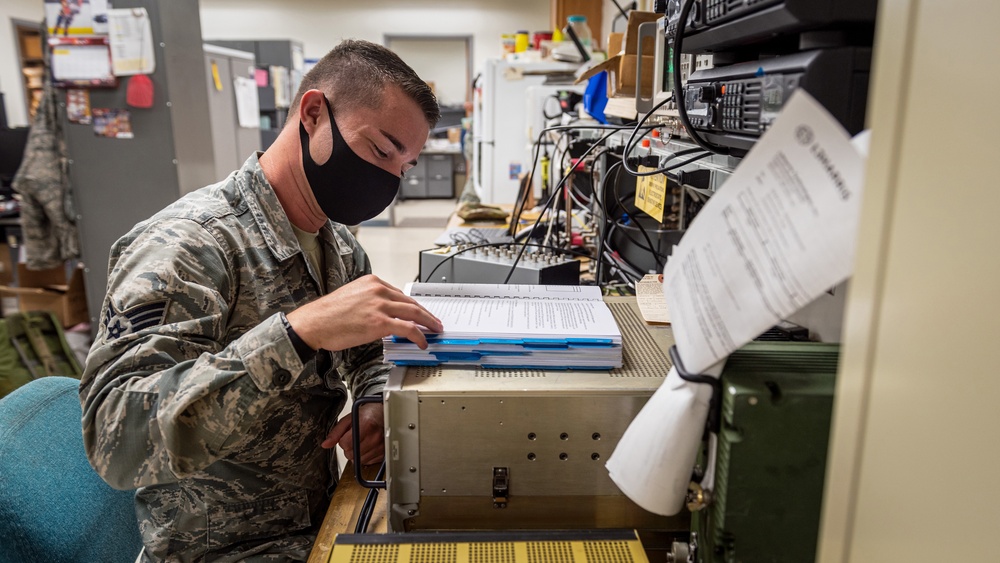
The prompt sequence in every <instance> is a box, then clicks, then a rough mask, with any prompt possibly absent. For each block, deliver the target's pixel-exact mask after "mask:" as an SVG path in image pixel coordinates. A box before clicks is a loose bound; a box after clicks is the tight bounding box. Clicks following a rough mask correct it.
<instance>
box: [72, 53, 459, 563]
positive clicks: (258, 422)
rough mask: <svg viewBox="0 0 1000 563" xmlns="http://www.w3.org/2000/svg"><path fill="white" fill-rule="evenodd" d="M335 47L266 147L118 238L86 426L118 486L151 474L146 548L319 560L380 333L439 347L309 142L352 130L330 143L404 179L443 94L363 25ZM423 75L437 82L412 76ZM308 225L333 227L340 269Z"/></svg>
mask: <svg viewBox="0 0 1000 563" xmlns="http://www.w3.org/2000/svg"><path fill="white" fill-rule="evenodd" d="M334 55H336V56H335V57H333V59H332V60H333V63H336V61H338V60H344V58H345V57H346V58H347V59H346V60H347V63H351V64H354V63H352V61H354V62H355V63H356V62H357V60H359V59H360V60H362V62H363V63H365V64H368V65H369V66H371V65H375V66H377V67H379V68H382V69H383V76H381V78H380V80H381V82H379V81H378V80H376V79H373V78H369V77H370V76H371V75H370V74H365V73H364V72H360V73H359V72H353V74H354V75H357V76H356V77H355V80H356V79H358V77H361V78H364V79H365V80H366V82H371V81H374V83H375V85H376V90H375V92H376V97H375V98H374V99H366V100H364V101H363V102H362V103H361V105H357V104H352V101H351V98H350V95H348V94H345V93H344V87H345V86H344V84H340V83H337V82H334V83H332V85H331V83H330V82H329V81H328V80H327V79H326V78H324V76H326V75H328V74H329V73H330V71H331V69H334V70H336V71H337V72H340V71H341V69H342V68H344V67H345V65H347V63H343V64H340V65H338V64H333V63H326V62H324V61H325V60H326V59H328V58H330V57H331V56H334ZM338 57H339V58H338ZM324 61H321V62H320V64H318V65H317V67H316V69H314V70H313V71H312V72H311V73H310V75H307V77H306V79H304V80H303V84H302V87H301V88H300V91H299V95H298V96H297V97H296V102H295V104H294V105H293V108H292V109H293V112H294V113H293V114H292V118H290V119H289V123H288V124H287V125H286V127H285V130H284V131H283V132H282V134H281V135H279V137H278V140H277V141H276V142H275V144H274V145H273V146H272V147H271V148H270V149H268V151H267V152H266V153H263V154H260V155H254V156H252V157H251V158H250V159H249V160H247V162H246V164H244V165H243V167H242V168H241V169H240V170H238V171H236V172H234V173H233V174H231V175H230V176H229V177H228V178H226V179H225V180H224V181H222V182H220V183H218V184H215V185H212V186H208V187H206V188H203V189H201V190H198V191H196V192H193V193H191V194H189V195H187V196H185V197H184V198H182V199H181V200H179V201H177V202H176V203H174V204H172V205H170V206H169V207H167V208H166V209H164V210H163V211H161V212H160V213H158V214H156V215H155V216H153V217H152V218H150V219H148V220H146V221H144V222H142V223H140V224H138V225H136V226H135V227H134V228H133V229H132V231H131V232H129V233H128V234H127V235H125V236H124V237H122V238H121V239H120V240H119V241H118V242H117V243H116V244H115V246H114V247H113V248H112V252H111V261H110V267H109V275H108V278H109V283H108V294H107V297H106V299H105V302H104V305H103V310H102V322H101V325H100V327H99V329H98V334H97V339H96V341H95V343H94V346H93V348H92V349H91V352H90V356H89V357H88V359H87V367H86V371H85V373H84V376H83V378H82V381H81V384H80V396H81V401H82V403H83V434H84V443H85V446H86V449H87V452H88V456H89V457H90V460H91V464H92V465H93V466H94V468H95V469H96V470H97V472H98V473H99V474H100V475H101V476H102V477H103V478H104V479H105V480H106V481H107V482H108V483H109V484H111V485H112V486H113V487H116V488H121V489H128V488H138V491H137V493H136V512H137V516H138V519H139V527H140V531H141V533H142V539H143V543H144V545H145V549H144V551H143V554H142V556H141V558H140V559H141V560H143V561H184V562H186V561H305V560H306V559H307V557H308V555H309V551H310V549H311V548H312V543H313V542H314V541H315V534H316V531H317V529H318V527H319V524H320V523H321V522H322V519H323V516H324V514H325V511H326V508H327V506H328V504H329V494H330V492H332V489H333V487H334V486H335V485H336V481H337V469H336V456H335V455H334V454H333V451H334V450H332V449H330V448H332V447H333V446H334V445H335V444H337V443H340V444H341V445H344V444H349V443H350V437H351V433H352V432H353V431H355V429H352V428H351V427H350V419H349V418H348V419H347V420H346V422H345V421H341V422H337V415H338V413H339V412H340V410H341V409H342V407H343V406H344V404H345V400H346V397H347V393H348V391H350V392H351V393H352V394H353V395H354V396H355V397H360V396H366V395H373V394H378V393H380V392H381V390H382V386H383V384H384V380H385V375H386V371H387V366H385V365H384V364H383V363H382V350H381V343H380V341H379V340H378V339H379V338H381V337H382V336H386V335H388V334H397V335H401V336H405V337H407V338H411V339H415V340H416V341H418V342H421V343H423V344H425V341H424V339H423V337H422V335H421V333H420V330H419V328H418V326H417V325H423V326H427V327H430V328H431V329H432V330H441V326H440V322H439V321H438V320H437V319H435V318H434V317H433V316H432V315H430V313H428V312H427V311H425V310H423V309H422V308H421V307H420V306H419V305H417V304H416V303H415V302H414V301H412V300H411V299H409V298H408V297H406V296H404V295H403V294H402V293H401V292H399V291H398V290H397V289H395V288H392V287H390V286H388V285H387V284H384V283H383V282H381V281H380V280H378V279H377V278H375V277H374V276H371V275H368V274H369V273H370V265H369V262H368V258H367V256H366V255H365V253H364V251H363V250H362V249H361V247H360V246H359V245H358V243H357V241H356V240H355V239H354V237H353V236H352V235H351V234H350V233H349V232H348V230H347V228H346V227H344V226H343V225H342V224H340V223H334V222H332V221H329V220H327V216H328V215H330V212H326V213H325V215H323V214H321V213H319V212H318V211H317V209H318V206H317V201H322V198H321V197H320V193H319V191H320V190H321V189H326V187H319V188H317V186H311V185H310V184H311V183H312V182H311V181H308V180H307V178H315V176H309V173H308V172H305V171H304V165H303V164H302V163H301V159H302V158H304V156H301V155H300V152H301V151H304V150H308V151H309V152H310V153H311V154H313V155H318V154H322V153H323V152H324V150H325V151H326V152H327V153H329V154H330V157H329V161H330V162H334V160H335V159H334V156H335V154H336V147H337V146H338V142H339V141H338V139H339V137H337V136H334V137H333V139H334V143H333V148H331V146H330V144H329V142H328V141H327V142H326V143H324V142H322V141H321V140H322V139H324V138H325V139H329V138H330V136H331V132H332V131H335V130H338V128H339V130H340V131H342V132H343V140H346V142H347V145H348V146H349V148H350V149H351V150H352V151H353V154H355V155H357V156H358V157H360V158H361V159H363V160H365V161H368V162H369V163H371V164H375V165H377V166H378V167H379V168H381V169H382V170H384V171H387V172H392V173H393V174H394V175H395V176H396V177H398V176H399V174H400V173H401V172H402V171H403V170H405V169H406V168H407V167H408V166H411V165H412V162H413V160H414V159H415V157H416V155H417V154H418V153H419V150H420V148H421V146H422V144H423V140H424V139H426V135H427V130H428V128H429V126H430V124H431V123H433V122H434V121H436V118H437V113H436V112H437V106H436V101H435V100H434V98H433V95H431V94H430V92H429V89H428V90H427V92H426V96H425V95H424V93H423V90H422V89H421V86H420V85H422V88H426V85H424V84H423V82H422V81H419V79H416V75H415V74H413V71H412V70H410V69H409V67H406V66H405V64H403V63H402V61H400V60H399V59H398V58H397V57H395V55H392V54H391V53H389V52H388V51H386V50H384V49H383V48H381V47H378V46H375V45H372V44H369V43H365V42H345V43H343V44H341V46H340V47H338V48H336V49H334V51H332V52H331V54H330V55H327V57H326V58H324ZM400 65H401V66H400ZM361 68H362V70H364V65H361ZM385 68H389V70H388V71H385V70H384V69H385ZM393 69H395V70H393ZM400 69H403V70H400ZM394 72H395V73H396V74H393V73H394ZM317 73H318V76H317ZM348 74H349V75H351V73H350V72H349V73H348ZM411 75H412V76H411ZM400 76H402V79H401V78H400ZM413 80H417V81H419V84H420V85H417V86H412V84H411V85H410V86H409V89H407V88H408V86H407V84H410V83H412V82H413ZM407 81H408V82H407ZM346 84H347V85H351V84H352V83H351V81H350V80H347V81H346ZM369 90H370V87H369ZM427 96H429V98H428V97H427ZM369 97H370V96H369ZM327 99H329V100H332V103H331V102H324V100H327ZM432 102H433V106H431V103H432ZM325 104H330V105H331V106H332V107H333V108H334V109H331V110H330V111H331V113H330V114H329V115H330V119H326V118H325V116H326V115H327V114H326V112H325V110H324V108H325V107H326V106H325ZM334 114H335V115H336V124H334V123H333V117H334ZM300 124H301V126H300ZM300 127H301V128H300ZM299 129H300V130H301V131H302V132H303V133H302V134H303V135H306V136H305V137H302V139H303V142H304V143H305V142H306V139H308V144H304V145H303V146H302V148H301V149H300V147H299V145H298V141H299V138H298V137H297V132H296V130H299ZM335 135H336V134H335ZM380 135H381V136H380ZM390 139H391V141H390ZM373 146H374V147H375V148H376V149H378V150H376V151H373V149H372V147H373ZM382 155H384V158H383V156H382ZM310 158H311V157H310ZM317 160H320V158H317ZM336 162H344V161H343V160H338V161H336ZM336 162H334V163H336ZM396 183H397V185H398V180H397V182H396ZM310 189H312V193H310V191H309V190H310ZM325 210H326V208H325V207H324V212H325ZM376 212H377V211H376ZM293 225H294V226H296V227H298V228H299V229H301V230H303V231H307V232H311V231H312V230H318V231H319V235H318V240H319V243H320V246H321V248H322V260H321V261H320V262H319V263H320V264H322V265H323V266H322V267H321V268H317V267H315V266H314V265H313V263H312V262H311V261H310V260H307V259H306V257H305V255H304V254H303V251H302V247H301V246H300V244H299V239H298V238H297V236H296V233H295V231H294V230H293ZM314 227H315V229H314ZM316 349H319V352H318V353H316V352H315V350H316ZM327 350H332V351H327ZM367 407H371V409H370V410H367V411H366V410H365V409H364V408H363V409H362V413H361V415H362V416H361V424H362V428H361V429H357V431H359V432H361V433H362V436H363V448H362V449H363V452H362V458H361V459H360V460H355V462H361V463H372V462H376V461H379V460H380V459H381V456H382V453H383V452H384V449H383V443H382V410H381V405H378V404H375V405H366V408H367ZM348 457H352V454H350V453H348Z"/></svg>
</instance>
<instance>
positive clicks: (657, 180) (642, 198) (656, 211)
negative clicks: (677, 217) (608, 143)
mask: <svg viewBox="0 0 1000 563" xmlns="http://www.w3.org/2000/svg"><path fill="white" fill-rule="evenodd" d="M653 170H656V169H655V168H650V167H648V166H640V167H639V172H651V171H653ZM666 199H667V176H666V175H664V174H653V175H652V176H639V177H638V178H636V182H635V206H636V207H638V208H639V209H641V210H643V211H645V212H646V213H648V214H649V216H650V217H652V218H653V219H656V221H657V222H658V223H662V222H663V204H664V202H665V201H666Z"/></svg>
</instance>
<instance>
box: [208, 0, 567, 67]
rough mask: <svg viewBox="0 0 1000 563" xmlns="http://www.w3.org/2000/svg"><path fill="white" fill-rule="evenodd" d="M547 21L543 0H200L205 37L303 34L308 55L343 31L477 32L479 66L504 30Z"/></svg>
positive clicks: (350, 34)
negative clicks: (403, 0) (401, 0)
mask: <svg viewBox="0 0 1000 563" xmlns="http://www.w3.org/2000/svg"><path fill="white" fill-rule="evenodd" d="M548 27H549V3H548V2H547V1H544V0H505V1H503V2H495V1H493V0H468V1H466V0H437V1H433V0H412V1H409V2H398V1H396V0H338V1H337V2H329V1H328V0H284V1H275V0H201V30H202V36H203V37H205V38H206V39H247V38H252V39H299V40H301V41H302V42H303V44H304V46H305V53H306V57H307V58H318V57H321V56H323V55H324V54H325V53H326V52H327V51H328V50H329V49H330V48H331V47H333V46H334V45H336V44H337V43H338V42H339V41H340V40H342V39H345V38H354V39H367V40H368V41H373V42H375V43H379V44H382V42H383V41H382V36H383V34H386V33H389V34H394V35H416V34H426V35H472V36H473V57H474V65H473V66H474V67H475V68H476V69H481V68H483V66H484V61H485V60H486V59H487V58H490V57H496V56H498V55H499V53H500V35H501V34H503V33H514V32H515V31H517V30H519V29H528V30H530V31H537V30H542V29H548Z"/></svg>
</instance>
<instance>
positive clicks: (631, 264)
mask: <svg viewBox="0 0 1000 563" xmlns="http://www.w3.org/2000/svg"><path fill="white" fill-rule="evenodd" d="M618 227H619V223H618V222H614V223H612V224H611V228H610V229H608V238H609V239H610V238H611V235H612V234H614V232H615V231H616V230H618ZM626 236H627V235H626ZM629 240H632V241H633V242H635V240H634V239H632V238H631V237H629ZM609 248H610V246H609ZM605 251H606V252H607V250H605ZM613 252H618V251H617V250H615V251H613ZM617 259H618V260H621V261H622V263H624V264H625V265H626V266H628V267H630V268H632V269H633V270H635V271H636V272H641V271H642V269H641V268H639V267H638V266H636V265H635V264H633V263H631V262H629V261H628V260H626V259H625V257H624V256H622V255H621V253H619V254H618V256H617ZM640 277H641V276H640Z"/></svg>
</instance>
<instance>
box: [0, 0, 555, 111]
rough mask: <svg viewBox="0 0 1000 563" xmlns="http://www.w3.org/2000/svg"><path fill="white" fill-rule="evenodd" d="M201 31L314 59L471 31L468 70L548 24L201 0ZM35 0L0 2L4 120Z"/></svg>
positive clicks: (425, 4)
mask: <svg viewBox="0 0 1000 563" xmlns="http://www.w3.org/2000/svg"><path fill="white" fill-rule="evenodd" d="M200 5H201V29H202V36H203V37H205V38H211V39H298V40H300V41H302V42H303V44H304V46H305V52H306V57H312V58H317V57H320V56H322V55H323V54H324V53H326V51H327V50H329V48H330V47H332V46H333V45H335V44H336V43H337V42H339V41H340V40H341V39H343V38H348V37H350V38H357V39H367V40H369V41H374V42H376V43H380V44H381V43H382V36H383V34H385V33H392V34H397V35H403V34H426V35H472V36H473V38H474V41H473V56H474V67H475V68H477V69H479V68H482V66H483V61H485V60H486V59H487V58H489V57H495V56H498V54H499V51H500V35H501V34H503V33H513V32H514V31H517V30H518V29H528V30H531V31H538V30H543V29H548V27H549V3H548V2H546V1H544V0H505V1H503V2H494V1H492V0H468V1H466V0H411V1H410V2H397V1H395V0H337V1H336V2H329V1H327V0H201V2H200ZM42 6H43V2H42V0H2V1H0V91H2V92H3V93H4V95H5V97H6V100H7V114H8V118H9V120H10V122H11V124H12V125H25V124H27V116H26V112H25V106H24V94H23V90H22V84H21V78H20V73H19V71H18V63H17V48H16V46H15V39H14V37H13V28H12V26H11V23H10V20H11V18H18V19H26V20H32V21H34V20H38V21H41V18H42Z"/></svg>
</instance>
